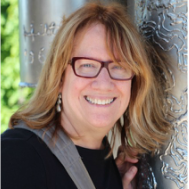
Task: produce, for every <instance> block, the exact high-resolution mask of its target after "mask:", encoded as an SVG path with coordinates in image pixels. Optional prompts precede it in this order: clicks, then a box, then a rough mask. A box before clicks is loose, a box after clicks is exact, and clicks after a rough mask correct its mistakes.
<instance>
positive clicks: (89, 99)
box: [85, 96, 116, 105]
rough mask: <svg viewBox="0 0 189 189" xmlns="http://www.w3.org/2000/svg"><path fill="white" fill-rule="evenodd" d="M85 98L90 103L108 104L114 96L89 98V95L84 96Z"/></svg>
mask: <svg viewBox="0 0 189 189" xmlns="http://www.w3.org/2000/svg"><path fill="white" fill-rule="evenodd" d="M85 99H86V100H87V101H88V102H89V103H91V104H96V105H108V104H111V103H112V102H113V101H114V100H115V99H116V98H107V99H99V98H91V97H88V96H85Z"/></svg>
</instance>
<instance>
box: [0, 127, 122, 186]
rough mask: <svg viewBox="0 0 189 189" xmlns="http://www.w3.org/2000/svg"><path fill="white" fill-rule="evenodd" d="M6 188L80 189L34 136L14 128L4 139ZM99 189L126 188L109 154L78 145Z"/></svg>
mask: <svg viewBox="0 0 189 189" xmlns="http://www.w3.org/2000/svg"><path fill="white" fill-rule="evenodd" d="M1 139H2V142H1V145H2V159H1V166H2V169H1V173H2V177H1V181H2V183H1V184H2V185H1V187H2V189H47V188H48V189H76V186H75V184H74V183H73V181H72V180H71V178H70V177H69V175H68V173H67V172H66V170H65V169H64V167H63V165H62V164H61V163H60V162H59V160H58V159H57V158H56V157H55V156H54V154H52V152H51V151H50V150H49V148H48V147H47V146H46V144H45V143H44V142H43V141H42V140H41V139H40V138H38V137H37V136H36V135H35V134H34V133H32V132H31V131H28V130H25V129H11V130H7V131H5V132H4V133H3V134H2V136H1ZM76 147H77V150H78V152H79V154H80V156H81V158H82V161H83V163H84V165H85V166H86V168H87V170H88V172H89V175H90V176H91V179H92V181H93V183H94V185H95V187H96V189H122V188H123V187H122V181H121V177H120V175H119V172H118V170H117V167H116V165H115V161H114V159H113V157H112V156H111V157H110V158H108V159H105V157H106V155H107V154H108V152H109V148H108V147H106V148H105V149H103V150H91V149H86V148H82V147H79V146H76Z"/></svg>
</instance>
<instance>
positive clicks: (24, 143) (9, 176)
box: [1, 129, 47, 189]
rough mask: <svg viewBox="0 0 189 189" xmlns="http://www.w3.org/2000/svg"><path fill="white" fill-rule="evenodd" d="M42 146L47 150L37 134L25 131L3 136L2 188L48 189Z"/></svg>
mask: <svg viewBox="0 0 189 189" xmlns="http://www.w3.org/2000/svg"><path fill="white" fill-rule="evenodd" d="M35 143H36V144H35ZM40 145H42V146H43V148H45V145H44V144H43V143H42V141H40V140H39V139H38V137H37V136H36V135H35V134H33V133H32V132H30V131H27V130H24V129H11V130H7V131H5V132H4V133H3V134H2V135H1V153H2V154H1V155H2V159H1V162H2V188H6V189H9V188H21V189H22V188H36V189H38V188H41V189H43V188H47V187H46V169H45V166H44V160H43V158H42V155H41V154H40V153H39V150H38V147H37V146H40Z"/></svg>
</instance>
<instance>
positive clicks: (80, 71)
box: [69, 57, 134, 80]
mask: <svg viewBox="0 0 189 189" xmlns="http://www.w3.org/2000/svg"><path fill="white" fill-rule="evenodd" d="M69 64H71V65H72V69H73V71H74V73H75V75H76V76H78V77H83V78H95V77H97V76H98V75H99V73H100V71H101V70H102V68H103V67H105V68H106V69H107V70H108V73H109V76H110V78H111V79H114V80H131V79H132V78H133V76H134V74H133V72H132V70H131V69H129V68H125V67H123V66H121V64H119V63H117V62H113V61H106V62H105V61H99V60H96V59H93V58H86V57H73V58H72V59H71V61H70V63H69Z"/></svg>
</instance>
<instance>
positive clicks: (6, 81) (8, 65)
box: [1, 0, 34, 133]
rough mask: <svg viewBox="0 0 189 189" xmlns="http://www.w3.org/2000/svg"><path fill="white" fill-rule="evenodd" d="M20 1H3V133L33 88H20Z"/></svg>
mask: <svg viewBox="0 0 189 189" xmlns="http://www.w3.org/2000/svg"><path fill="white" fill-rule="evenodd" d="M18 14H19V12H18V0H1V133H2V132H3V131H4V130H6V129H7V127H8V122H9V119H10V116H11V115H12V114H13V113H14V112H15V111H16V110H17V109H18V108H19V107H20V105H21V104H22V103H23V102H25V101H27V99H28V98H29V97H30V95H31V94H32V92H33V90H34V89H33V88H20V87H19V82H20V73H19V71H20V63H19V17H18V16H19V15H18Z"/></svg>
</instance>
